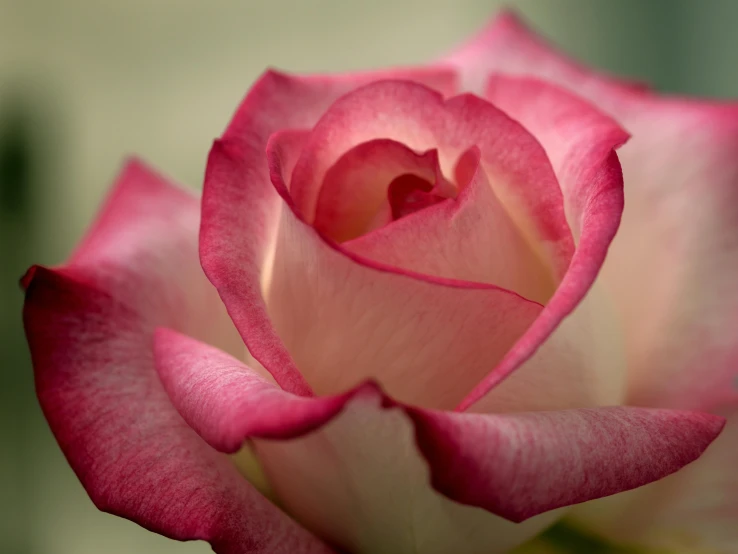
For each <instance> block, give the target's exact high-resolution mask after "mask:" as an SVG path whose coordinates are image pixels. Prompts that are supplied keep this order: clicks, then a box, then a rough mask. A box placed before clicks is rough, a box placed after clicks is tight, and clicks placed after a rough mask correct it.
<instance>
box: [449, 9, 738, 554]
mask: <svg viewBox="0 0 738 554" xmlns="http://www.w3.org/2000/svg"><path fill="white" fill-rule="evenodd" d="M443 63H445V64H450V65H452V66H455V67H458V68H460V71H461V73H462V74H466V75H467V76H471V75H474V76H475V78H474V79H475V81H474V82H472V81H469V80H466V81H464V78H463V77H462V81H464V86H465V87H467V86H472V87H475V88H477V89H478V90H483V89H486V90H487V92H488V94H489V98H490V99H491V100H492V101H493V102H495V103H497V104H498V105H500V106H501V107H502V109H503V110H505V111H508V113H511V114H513V116H514V117H515V106H519V110H518V112H517V113H519V114H521V117H524V112H525V109H524V108H523V105H522V99H521V98H516V97H515V96H514V95H508V96H507V97H506V98H505V95H503V94H500V92H499V87H498V85H497V83H499V82H500V81H501V80H509V78H508V77H501V75H528V76H533V77H537V78H545V79H546V80H551V81H553V82H556V83H558V84H559V85H561V86H562V87H565V88H568V89H569V90H571V91H573V92H574V93H576V94H578V95H581V96H583V97H584V98H586V99H588V100H589V101H591V102H592V103H593V104H595V105H597V106H598V107H600V109H602V110H603V111H605V112H607V113H608V114H610V115H611V116H612V117H613V118H614V119H616V120H617V121H618V122H619V123H620V124H621V125H623V127H624V128H625V129H627V130H628V131H629V132H630V133H631V134H632V137H633V138H632V139H631V141H630V142H629V143H628V144H627V145H626V146H624V147H623V148H622V149H621V150H620V160H621V163H622V167H623V173H624V178H625V187H626V188H625V196H626V199H627V202H626V209H625V211H624V214H623V221H622V225H621V228H620V230H619V232H618V235H617V237H616V239H615V240H614V242H613V244H612V247H611V249H610V252H609V254H608V259H607V263H606V264H605V266H604V268H603V275H602V278H601V279H600V280H599V282H598V285H597V286H598V287H602V288H606V289H609V290H610V291H611V292H612V294H613V297H614V299H615V303H614V304H615V306H616V309H617V314H618V316H619V318H620V319H621V320H622V321H623V329H624V331H625V336H624V340H625V345H626V351H627V365H628V380H627V396H626V402H628V403H633V404H639V405H645V406H656V407H669V408H681V409H702V410H709V411H713V412H716V413H731V410H734V408H735V406H738V387H736V386H735V381H736V377H737V376H738V373H736V372H737V371H738V369H737V368H738V363H736V360H738V341H736V339H735V332H734V329H735V328H736V325H738V321H736V317H738V315H737V314H738V289H736V287H735V281H736V275H737V274H738V248H737V245H738V228H737V227H736V222H737V221H738V218H737V217H736V213H735V209H734V206H736V205H737V204H738V199H736V194H737V193H736V191H738V188H737V187H736V184H737V183H738V165H737V163H736V159H737V158H736V151H738V107H737V106H736V105H735V103H719V102H709V101H701V100H698V99H684V98H674V97H668V96H660V95H657V94H655V93H651V92H649V91H647V90H645V89H643V88H640V87H634V86H632V85H629V84H627V83H623V82H619V81H615V80H614V79H611V78H609V77H606V76H602V75H599V74H597V73H595V72H593V71H590V70H587V69H584V68H582V67H581V66H579V65H578V64H577V63H575V62H572V61H571V60H568V59H567V58H566V57H565V56H563V55H561V54H560V53H558V52H556V51H555V50H554V49H552V48H551V47H549V46H548V45H547V44H546V43H545V42H544V41H542V40H541V39H540V38H539V37H536V36H535V35H534V34H533V33H532V32H531V31H530V30H528V29H527V28H526V27H525V26H524V25H523V24H522V23H520V21H518V20H517V19H516V18H515V16H514V15H512V14H509V13H508V14H505V15H503V16H501V17H500V18H498V19H497V20H496V21H494V22H493V23H492V24H491V25H490V26H488V27H487V28H486V29H485V30H484V31H483V32H482V33H480V35H478V37H476V38H475V39H473V40H472V41H471V42H469V43H468V44H467V45H465V46H463V47H461V48H460V49H458V50H457V51H456V52H454V53H452V55H450V56H449V57H448V58H446V59H445V60H444V62H443ZM490 78H491V82H490ZM511 106H512V107H511ZM521 121H523V123H524V124H525V125H526V126H528V128H530V129H531V130H532V131H533V132H534V134H535V135H536V136H537V137H538V136H539V134H538V132H537V130H536V129H535V128H533V127H532V126H529V123H527V122H526V121H524V120H522V119H521ZM531 125H532V124H531ZM544 147H546V150H547V152H548V153H549V156H552V153H551V152H552V151H551V148H552V147H551V146H547V145H546V144H545V143H544ZM554 148H556V147H555V146H554ZM733 425H734V423H733V422H732V421H730V422H729V425H728V429H727V430H726V432H725V438H724V439H721V440H719V441H717V442H716V444H715V445H714V446H713V447H711V449H710V457H709V458H705V460H704V461H700V462H698V463H697V464H695V467H694V468H690V470H689V471H685V472H684V476H683V477H682V475H678V476H675V477H673V478H670V479H668V480H665V481H664V482H663V483H659V484H658V485H654V486H653V487H647V488H645V489H643V490H642V491H638V492H634V493H633V494H631V495H629V497H631V498H632V500H630V501H627V504H628V506H629V508H628V517H627V518H626V519H627V521H629V522H631V523H632V524H633V525H632V528H631V527H629V526H628V525H623V522H622V521H621V520H619V519H618V518H617V517H612V518H609V519H608V518H599V519H600V524H601V526H600V528H601V529H604V530H605V531H607V532H608V533H609V534H610V535H611V536H612V535H617V534H618V533H620V536H621V537H622V538H623V540H640V539H642V540H643V541H645V542H646V543H647V544H662V545H663V544H666V543H669V541H670V540H671V541H672V542H673V543H674V544H676V543H678V542H679V541H680V540H681V539H680V538H676V537H681V538H684V539H685V541H686V542H687V543H688V544H689V545H692V546H693V547H694V548H704V549H708V550H709V549H710V548H712V549H716V548H718V547H719V548H720V549H721V550H720V551H721V552H732V551H733V550H734V549H735V548H737V547H738V543H736V542H735V541H736V539H735V534H734V533H733V531H732V528H733V527H734V525H732V524H728V522H729V521H731V519H732V521H733V522H734V521H735V519H736V518H738V510H736V504H735V503H734V502H733V501H732V500H731V499H732V498H733V497H734V496H735V494H734V493H733V492H730V491H734V490H735V485H734V480H733V478H732V473H733V471H732V470H728V469H727V468H729V467H733V466H734V465H735V457H734V451H735V447H734V445H733V444H732V443H731V442H730V440H729V439H728V438H727V437H729V436H731V435H732V434H733V433H732V431H731V428H732V426H733ZM700 467H702V468H703V469H700ZM639 495H642V496H641V500H640V501H639V500H637V498H638V496H639ZM667 497H668V498H671V500H670V501H668V502H666V501H661V500H658V499H659V498H667ZM648 499H651V500H648ZM696 506H701V507H705V513H711V514H713V515H714V517H711V518H709V519H708V518H703V517H695V516H696V512H695V507H696ZM589 511H590V512H591V511H592V510H591V509H590V510H589ZM582 513H583V514H584V513H585V512H584V511H583V512H582ZM646 522H651V523H652V525H651V526H649V525H648V524H647V523H646ZM717 522H721V523H717ZM636 529H638V531H637V532H636ZM669 537H671V539H670V538H669ZM686 537H690V538H689V539H688V540H687V539H686Z"/></svg>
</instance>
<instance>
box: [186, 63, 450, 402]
mask: <svg viewBox="0 0 738 554" xmlns="http://www.w3.org/2000/svg"><path fill="white" fill-rule="evenodd" d="M389 76H396V77H402V78H406V79H415V80H418V81H421V82H424V83H427V84H429V85H430V86H435V87H436V88H438V89H442V90H443V91H444V92H446V91H448V90H449V89H453V86H454V79H455V74H454V73H453V72H452V71H443V70H433V69H429V70H422V69H421V70H407V71H397V72H384V73H366V74H357V75H343V76H337V77H301V78H294V77H287V76H284V75H280V74H278V73H275V72H268V73H267V74H265V75H264V76H263V77H262V78H261V79H260V80H259V81H258V82H257V83H256V84H255V85H254V87H253V88H252V89H251V92H250V93H249V94H248V96H247V97H246V99H245V100H244V102H243V104H242V105H241V107H240V108H239V110H238V112H237V113H236V115H235V117H234V119H233V121H232V122H231V124H230V125H229V127H228V129H227V131H226V133H225V135H224V139H226V140H228V141H229V142H233V143H237V144H239V149H240V152H241V153H242V155H243V158H244V162H245V163H244V164H243V165H241V166H240V167H239V168H238V169H239V171H242V172H243V174H242V175H239V176H238V178H237V179H236V178H235V177H236V176H234V175H231V174H224V173H223V169H224V168H223V166H222V165H220V164H217V163H209V164H208V170H207V173H206V176H205V185H204V190H203V205H202V217H203V223H202V228H201V232H200V257H201V261H202V265H203V268H204V269H205V272H206V274H207V275H208V278H209V279H210V281H211V282H212V283H213V284H214V285H215V287H216V288H217V289H218V292H219V293H220V296H221V298H222V299H223V302H224V303H225V305H226V307H227V308H228V312H229V314H230V315H231V317H232V319H233V321H234V323H235V324H236V327H237V328H238V330H239V332H240V333H241V336H242V337H243V338H244V341H245V342H246V345H247V346H248V348H249V350H250V351H251V354H252V355H253V356H254V357H255V358H256V359H257V360H258V361H259V362H260V363H261V364H262V365H263V366H264V367H266V368H267V369H268V370H269V371H270V372H271V373H272V375H273V376H274V378H275V379H276V380H277V382H278V383H279V384H280V385H281V386H282V387H284V388H285V389H287V390H291V391H295V392H299V393H301V394H309V393H310V387H309V386H308V385H307V383H306V382H305V380H304V379H303V378H302V377H301V375H300V372H299V371H298V370H297V368H296V367H295V364H294V362H293V360H292V358H291V357H290V355H289V353H288V352H287V350H286V349H285V348H284V347H282V346H281V343H280V341H279V339H278V337H277V336H276V334H275V333H274V330H273V328H272V325H271V323H270V321H269V316H268V314H267V312H266V308H265V305H264V298H263V295H262V282H264V285H265V286H268V279H269V275H268V268H269V265H270V264H269V263H268V262H269V258H270V256H272V255H273V247H274V241H275V238H276V229H277V223H278V221H279V216H280V211H281V209H282V204H281V201H280V200H279V196H278V195H277V194H276V193H275V191H274V189H273V187H272V186H271V183H270V182H269V170H268V166H267V162H266V156H265V151H266V144H267V140H268V139H269V136H270V135H271V134H272V133H274V132H275V131H278V130H281V129H289V128H309V127H312V126H313V125H314V124H315V122H316V121H317V120H318V119H319V117H320V116H321V115H322V113H323V112H324V111H325V109H326V108H327V107H328V106H329V105H330V104H331V103H332V102H333V101H334V100H335V99H336V98H337V97H339V96H340V95H342V94H345V93H346V92H348V91H349V90H352V89H353V88H355V87H357V86H359V85H361V84H364V83H367V82H371V81H373V80H376V79H380V78H387V77H389ZM217 155H218V154H217V153H216V154H215V156H217ZM235 183H238V186H233V185H234V184H235Z"/></svg>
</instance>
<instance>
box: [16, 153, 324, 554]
mask: <svg viewBox="0 0 738 554" xmlns="http://www.w3.org/2000/svg"><path fill="white" fill-rule="evenodd" d="M197 226H198V202H197V200H196V199H195V198H194V197H192V196H190V195H189V194H187V193H185V192H184V191H182V190H179V189H177V188H174V187H172V186H170V185H168V184H167V183H165V182H164V181H163V180H162V179H161V178H159V177H157V176H156V175H154V174H152V173H151V172H150V171H148V170H147V169H145V168H144V167H143V166H142V165H140V164H139V163H136V162H133V163H131V164H129V165H128V167H127V168H126V171H125V172H124V173H123V175H122V176H121V177H120V179H119V182H118V186H117V188H116V189H115V191H114V192H113V194H112V196H111V198H110V200H109V201H108V204H107V206H106V208H105V209H104V210H103V214H102V216H101V217H100V219H99V220H98V222H97V223H96V225H95V226H94V228H93V230H92V232H91V233H90V235H89V236H88V237H87V239H86V240H85V241H84V242H83V244H82V246H81V247H80V248H79V249H78V251H77V252H76V253H75V255H74V256H73V258H72V261H71V262H70V263H69V265H67V266H65V267H63V268H61V269H59V270H55V271H52V270H48V269H44V268H40V267H38V268H34V269H32V270H31V271H30V272H29V273H28V274H27V276H26V277H25V278H24V283H25V285H26V286H27V296H26V305H25V308H24V319H25V325H26V334H27V336H28V341H29V344H30V347H31V356H32V359H33V364H34V369H35V374H36V388H37V393H38V397H39V400H40V403H41V406H42V408H43V410H44V413H45V415H46V418H47V420H48V421H49V425H50V426H51V428H52V431H53V432H54V434H55V436H56V438H57V440H58V442H59V444H60V446H61V448H62V450H63V451H64V454H65V455H66V456H67V459H68V460H69V462H70V464H71V465H72V467H73V468H74V470H75V472H76V473H77V475H78V476H79V478H80V480H81V481H82V483H83V485H84V486H85V488H86V489H87V491H88V493H89V494H90V497H91V498H92V500H93V501H94V502H95V504H96V505H97V506H98V507H99V508H100V509H102V510H105V511H108V512H111V513H113V514H116V515H120V516H123V517H126V518H128V519H131V520H133V521H135V522H137V523H139V524H141V525H143V526H144V527H146V528H147V529H150V530H152V531H156V532H158V533H162V534H164V535H167V536H169V537H172V538H175V539H180V540H191V539H202V540H207V541H209V542H210V543H211V544H212V545H213V548H214V549H215V551H216V552H221V553H225V554H245V553H252V552H253V553H257V552H258V553H264V554H267V553H269V554H271V553H275V552H284V553H290V554H292V553H293V552H301V553H311V554H312V553H325V554H328V553H330V552H331V549H330V548H328V547H327V546H326V545H324V544H323V543H321V542H320V541H319V540H318V539H316V538H315V537H313V536H312V535H310V534H309V533H308V532H307V531H305V530H304V529H302V528H300V527H299V526H298V525H297V524H296V523H294V522H293V521H291V520H290V519H289V518H287V517H286V516H285V515H284V514H282V512H280V511H279V510H278V509H277V508H276V507H275V506H273V505H271V504H270V503H269V501H267V500H266V499H265V498H264V497H262V496H261V495H260V494H259V493H258V492H257V491H256V490H255V489H254V488H253V487H252V486H251V485H250V484H249V483H248V482H246V481H245V480H244V479H243V478H242V477H240V475H239V474H238V473H237V471H236V470H235V468H234V467H233V465H232V464H231V462H230V461H229V460H228V459H227V458H226V457H225V456H223V455H221V454H219V453H217V452H216V451H214V450H212V449H211V448H210V447H209V446H208V445H207V444H206V443H205V442H203V441H202V440H201V439H200V438H199V437H198V436H197V435H196V434H195V432H194V431H192V429H190V428H189V427H188V426H187V424H186V423H185V422H184V421H183V420H182V418H181V417H180V416H179V415H178V414H177V412H176V411H175V409H174V408H173V407H172V405H171V403H170V401H169V399H168V398H167V395H166V393H165V392H164V390H163V388H162V387H161V385H160V383H159V380H158V378H157V376H156V372H155V371H154V367H153V352H152V348H151V340H152V333H153V329H154V327H155V326H156V325H161V324H164V325H170V326H173V327H175V328H177V329H179V330H180V331H183V332H185V333H192V334H193V335H194V336H198V337H200V338H202V339H204V340H208V341H211V342H216V343H217V344H220V345H221V346H222V347H224V348H227V349H229V350H230V351H231V352H235V351H237V350H238V348H237V344H238V343H240V341H239V340H238V336H237V334H236V333H235V330H234V329H233V328H232V326H231V324H230V322H229V321H228V318H227V316H226V315H225V312H224V310H223V309H222V307H221V306H220V304H219V302H218V299H217V295H216V293H215V290H214V289H212V287H211V286H210V285H209V284H208V283H207V280H206V279H205V277H204V275H203V274H202V271H201V270H200V268H199V264H198V260H197V246H196V240H197ZM175 268H176V269H175Z"/></svg>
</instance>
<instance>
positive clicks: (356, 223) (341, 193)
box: [284, 139, 443, 242]
mask: <svg viewBox="0 0 738 554" xmlns="http://www.w3.org/2000/svg"><path fill="white" fill-rule="evenodd" d="M437 168H438V152H437V151H435V150H429V151H427V152H424V153H422V154H419V153H416V152H414V151H413V150H411V149H410V148H408V147H407V146H405V145H404V144H402V143H399V142H397V141H394V140H390V139H375V140H371V141H369V142H363V143H360V144H358V145H357V146H355V147H354V148H352V149H350V150H348V151H347V152H346V153H344V154H343V155H342V156H341V157H340V158H339V159H338V161H337V162H336V163H335V164H333V166H332V167H331V168H330V169H329V170H328V171H327V172H326V175H325V179H324V181H323V185H322V187H321V188H320V193H319V197H318V203H317V206H316V212H315V221H314V222H313V225H314V227H315V228H316V229H317V230H318V231H320V232H321V233H323V234H325V235H326V236H328V237H330V238H332V239H333V240H335V241H336V242H344V241H346V240H350V239H353V238H356V237H358V236H360V235H362V234H363V233H366V232H367V231H369V230H370V228H371V224H372V221H373V219H374V218H375V217H376V215H377V213H378V212H379V211H380V210H381V209H382V207H383V206H384V205H386V204H388V199H387V195H388V188H389V186H390V184H391V183H392V182H393V180H394V179H395V178H397V177H399V176H401V175H413V176H416V177H418V178H420V179H422V180H424V181H426V182H427V183H428V184H432V183H435V181H436V179H437V177H439V175H437ZM284 174H285V175H289V172H288V168H285V171H284ZM440 177H441V178H442V177H443V176H442V175H440Z"/></svg>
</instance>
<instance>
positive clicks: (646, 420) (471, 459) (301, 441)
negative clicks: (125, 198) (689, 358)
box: [156, 330, 724, 554]
mask: <svg viewBox="0 0 738 554" xmlns="http://www.w3.org/2000/svg"><path fill="white" fill-rule="evenodd" d="M156 344H157V346H156V352H157V367H158V369H159V372H160V375H161V376H162V380H163V382H164V383H165V386H166V388H167V390H168V391H169V393H170V395H171V398H172V400H173V402H174V403H175V405H177V407H178V409H179V410H180V412H181V413H182V415H183V417H184V418H185V419H186V420H187V421H188V422H189V423H190V424H191V425H192V427H193V428H195V429H197V430H198V431H199V432H200V433H201V434H202V436H203V438H205V440H207V441H208V442H209V443H210V444H212V445H213V446H214V447H215V448H218V449H221V450H225V451H232V450H234V449H235V448H238V445H239V444H240V442H242V441H244V440H246V439H258V440H256V444H257V451H258V452H259V456H260V459H261V461H262V463H263V464H264V467H265V471H266V472H267V475H268V476H269V479H270V482H271V484H272V485H273V486H274V488H275V490H276V492H277V494H278V495H279V496H280V499H281V501H282V502H283V503H284V505H285V506H286V508H287V509H288V510H289V511H290V512H291V513H293V514H295V515H296V516H297V517H298V519H300V520H301V521H303V522H305V523H306V524H307V525H308V526H309V527H310V528H312V529H314V530H317V531H318V532H320V533H321V534H322V535H324V536H327V537H329V538H330V539H331V540H333V541H335V542H336V543H337V544H339V545H340V546H342V547H344V548H347V549H349V550H350V551H353V552H411V551H412V552H422V553H423V554H426V553H439V554H440V553H443V552H449V551H450V549H452V548H455V549H462V551H463V552H469V553H474V552H479V553H480V554H481V553H494V552H504V551H506V550H507V549H509V548H511V547H512V546H515V545H516V544H517V543H519V542H521V541H522V540H524V539H525V538H526V537H527V536H530V535H532V534H534V533H535V532H537V531H539V530H540V529H541V528H542V526H545V525H546V524H547V523H549V522H550V521H551V518H552V517H555V516H556V515H557V514H548V515H549V516H550V517H542V518H540V517H539V518H537V519H533V520H531V521H530V522H528V523H527V524H525V525H522V526H511V525H509V524H508V523H506V522H504V521H502V520H500V519H499V518H496V517H494V516H492V515H491V514H490V513H487V512H485V511H483V510H480V509H476V508H472V507H471V506H479V507H482V508H484V509H485V510H488V511H490V512H492V513H496V514H500V515H502V516H503V517H506V518H509V519H512V520H515V521H520V520H523V519H526V518H529V517H531V516H534V515H536V514H539V513H541V512H544V511H547V510H551V509H553V508H557V507H560V506H565V505H568V504H571V503H575V502H581V501H583V500H587V499H590V498H594V497H600V496H602V495H607V494H612V493H613V492H617V491H620V490H624V489H628V488H632V487H636V486H639V485H642V484H643V483H645V482H648V481H651V480H654V479H658V478H660V477H663V476H664V475H667V474H669V473H671V472H673V471H675V470H676V469H678V468H680V467H682V466H683V465H685V464H687V463H689V462H690V461H692V460H693V459H694V458H696V457H697V456H699V455H700V454H701V453H702V451H703V450H704V449H705V448H706V447H707V445H708V444H709V443H710V442H711V441H712V440H713V439H714V438H715V437H716V436H717V434H718V433H719V432H720V430H721V429H722V426H723V423H724V421H723V420H722V419H721V418H719V417H715V416H710V415H705V414H693V413H684V412H672V411H668V410H647V409H640V408H603V409H597V410H572V411H565V412H548V413H544V412H539V413H527V414H514V415H479V414H460V413H449V412H438V411H430V410H423V409H418V408H410V407H407V406H403V405H400V404H397V403H396V402H394V401H393V400H391V399H390V398H388V397H387V396H385V395H384V394H383V393H382V392H381V390H380V389H378V388H377V387H376V386H375V385H371V384H366V385H363V386H361V387H359V388H358V389H356V390H354V391H351V392H349V393H346V394H343V395H342V396H339V397H329V398H313V399H306V398H300V397H296V396H294V395H292V394H291V393H288V392H285V391H282V390H280V389H278V388H276V387H275V386H274V385H272V384H270V383H268V382H267V381H265V380H264V379H263V378H262V377H260V376H259V375H258V374H257V373H256V372H254V371H252V370H250V369H249V368H247V367H246V366H244V365H243V364H241V363H240V362H238V361H237V360H235V359H233V358H231V357H230V356H228V355H226V354H225V353H223V352H220V351H218V350H217V349H215V348H212V347H208V346H206V345H204V344H201V343H199V342H197V341H195V340H193V339H190V338H187V337H185V336H183V335H179V334H177V333H173V332H171V331H166V330H165V331H160V332H159V333H158V334H157V341H156ZM358 430H360V431H361V432H357V431H358ZM415 441H417V446H416V442H415ZM418 446H419V447H420V450H418V449H417V448H418ZM421 452H422V455H423V456H424V457H425V460H426V462H427V463H428V464H429V469H430V475H429V473H428V471H427V469H426V468H425V467H424V464H423V458H422V457H421ZM429 478H430V481H429ZM430 482H432V483H433V484H434V485H435V487H437V488H438V489H439V490H440V491H442V492H443V493H444V494H445V495H447V496H448V497H449V498H451V499H453V500H455V501H456V502H461V503H462V504H467V505H466V506H462V505H459V504H456V503H453V502H449V501H448V500H447V499H446V498H444V497H443V496H440V495H438V494H437V493H435V492H434V491H433V490H432V489H431V487H430Z"/></svg>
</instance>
